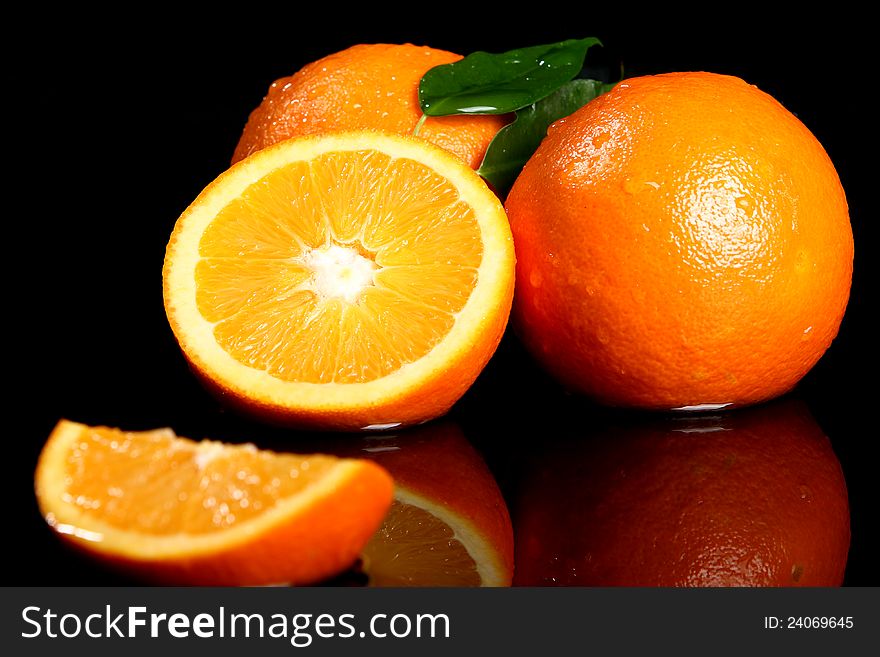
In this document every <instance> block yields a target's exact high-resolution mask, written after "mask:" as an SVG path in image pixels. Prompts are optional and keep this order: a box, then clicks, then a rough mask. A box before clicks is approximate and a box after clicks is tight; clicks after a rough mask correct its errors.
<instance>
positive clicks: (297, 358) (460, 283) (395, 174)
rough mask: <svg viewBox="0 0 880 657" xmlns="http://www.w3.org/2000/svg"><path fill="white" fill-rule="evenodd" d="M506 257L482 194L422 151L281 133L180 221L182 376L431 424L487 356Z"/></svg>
mask: <svg viewBox="0 0 880 657" xmlns="http://www.w3.org/2000/svg"><path fill="white" fill-rule="evenodd" d="M513 269H514V258H513V248H512V240H511V236H510V229H509V226H508V224H507V218H506V215H505V214H504V210H503V208H502V206H501V204H500V202H499V201H498V199H497V198H496V197H495V196H494V195H493V194H492V192H491V191H490V190H489V189H488V187H486V185H485V183H483V181H482V180H481V179H480V178H479V177H478V176H477V175H476V174H475V173H474V172H473V171H472V170H471V169H470V168H468V167H467V166H466V165H465V164H463V163H462V162H461V161H459V160H458V159H457V158H455V157H453V156H451V155H449V154H448V153H447V152H445V151H443V150H442V149H439V148H436V147H434V146H432V145H430V144H428V143H426V142H424V141H422V140H417V139H408V138H404V137H396V136H392V135H387V134H382V133H374V132H361V133H343V134H336V135H327V136H322V137H311V138H301V139H293V140H288V141H286V142H283V143H279V144H277V145H275V146H273V147H271V148H268V149H265V150H263V151H261V152H259V153H258V154H256V155H254V156H252V157H250V158H248V159H247V160H245V161H243V162H241V163H239V164H238V165H236V166H234V167H233V168H232V169H230V170H229V171H228V172H226V173H225V174H223V175H222V176H221V177H220V178H218V179H217V180H216V181H215V182H214V183H212V185H210V186H209V187H208V188H207V189H206V190H205V191H204V192H203V193H202V194H201V195H200V196H199V198H197V199H196V201H195V202H194V203H193V204H192V205H191V206H190V207H189V208H188V209H187V211H186V212H185V213H184V214H183V215H182V216H181V218H180V219H179V220H178V222H177V225H176V227H175V230H174V234H173V235H172V238H171V241H170V243H169V245H168V249H167V253H166V260H165V269H164V281H165V306H166V311H167V314H168V318H169V321H170V323H171V327H172V329H173V330H174V333H175V336H176V337H177V339H178V342H179V343H180V345H181V347H182V349H183V351H184V353H185V355H186V356H187V358H188V359H189V360H190V362H191V364H192V365H193V367H194V369H195V370H196V371H197V372H198V373H199V374H200V375H201V376H202V377H203V378H204V379H205V380H206V381H207V382H208V383H209V384H211V387H212V388H213V389H216V390H218V391H220V392H221V393H222V394H223V395H224V398H225V399H226V400H228V401H230V402H231V403H233V404H234V405H237V406H238V407H240V408H243V409H245V410H249V411H251V412H255V413H257V414H258V415H260V416H261V417H264V418H267V419H270V420H276V421H282V422H286V423H290V424H300V425H311V426H319V427H327V428H342V429H359V428H363V427H367V426H370V425H374V424H396V423H400V424H409V423H415V422H421V421H424V420H427V419H431V418H433V417H436V416H437V415H440V414H442V413H444V412H445V411H446V410H447V409H448V408H449V407H450V406H451V405H452V404H453V403H454V402H455V401H456V399H458V397H459V396H460V395H461V394H462V393H463V392H464V391H465V390H466V389H467V387H468V386H469V385H470V384H471V383H472V382H473V380H474V379H475V378H476V376H477V375H478V374H479V372H480V371H481V370H482V368H483V366H484V365H485V363H486V362H487V361H488V359H489V358H490V357H491V355H492V353H493V352H494V350H495V348H496V347H497V344H498V341H499V340H500V337H501V334H502V333H503V331H504V327H505V325H506V322H507V316H508V314H509V311H510V303H511V299H512V293H513Z"/></svg>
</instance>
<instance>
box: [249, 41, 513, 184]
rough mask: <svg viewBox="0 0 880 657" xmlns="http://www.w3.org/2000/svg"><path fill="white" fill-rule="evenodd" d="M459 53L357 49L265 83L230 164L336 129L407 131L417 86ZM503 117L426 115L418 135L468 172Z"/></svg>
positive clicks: (415, 110) (416, 113) (417, 112)
mask: <svg viewBox="0 0 880 657" xmlns="http://www.w3.org/2000/svg"><path fill="white" fill-rule="evenodd" d="M459 59H461V55H456V54H455V53H451V52H447V51H445V50H438V49H436V48H429V47H427V46H414V45H412V44H403V45H394V44H384V43H380V44H362V45H357V46H352V47H351V48H347V49H346V50H343V51H341V52H337V53H334V54H332V55H328V56H327V57H324V58H322V59H319V60H318V61H316V62H312V63H311V64H307V65H306V66H304V67H303V68H302V69H300V70H299V71H298V72H296V73H295V74H293V75H291V76H289V77H285V78H281V79H279V80H276V81H275V82H273V83H272V85H271V86H270V87H269V91H268V93H267V94H266V97H265V98H264V99H263V102H262V103H260V105H259V107H257V108H256V109H255V110H254V111H253V112H252V113H251V115H250V118H249V119H248V122H247V125H246V126H245V128H244V132H243V133H242V135H241V139H240V140H239V142H238V146H237V147H236V149H235V155H234V157H233V158H232V161H233V162H237V161H238V160H240V159H242V158H244V157H247V156H248V155H250V154H251V153H255V152H256V151H258V150H260V149H262V148H265V147H266V146H270V145H271V144H274V143H275V142H277V141H281V140H282V139H289V138H290V137H299V136H302V135H312V134H321V133H326V132H333V131H344V130H363V129H372V130H385V131H388V132H393V133H396V134H401V135H409V134H412V133H413V130H414V129H415V127H416V124H417V123H418V121H419V119H420V118H421V116H422V111H421V109H420V108H419V100H418V86H419V80H420V79H421V78H422V76H423V75H424V74H425V72H426V71H427V70H428V69H430V68H433V67H435V66H439V65H441V64H449V63H451V62H454V61H457V60H459ZM507 121H508V118H507V117H504V116H443V117H431V118H429V119H428V120H426V121H425V123H424V124H423V125H422V126H421V128H420V129H419V136H420V137H422V138H424V139H427V140H428V141H430V142H433V143H434V144H436V145H437V146H440V147H442V148H445V149H446V150H448V151H450V152H451V153H453V154H454V155H456V156H458V157H459V158H460V159H462V160H464V161H465V162H466V163H467V164H468V165H469V166H471V167H472V168H477V167H479V166H480V163H481V162H482V161H483V154H484V153H485V152H486V147H487V146H488V145H489V142H490V141H492V137H494V136H495V133H496V132H498V130H499V129H500V128H501V127H502V126H503V125H504V124H505V123H507Z"/></svg>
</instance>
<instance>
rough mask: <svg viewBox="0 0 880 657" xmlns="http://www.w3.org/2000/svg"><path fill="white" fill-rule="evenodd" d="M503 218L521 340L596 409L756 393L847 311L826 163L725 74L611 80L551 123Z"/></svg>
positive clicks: (842, 250)
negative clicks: (510, 239) (597, 404)
mask: <svg viewBox="0 0 880 657" xmlns="http://www.w3.org/2000/svg"><path fill="white" fill-rule="evenodd" d="M506 209H507V212H508V216H509V218H510V222H511V228H512V231H513V235H514V242H515V245H516V256H517V268H516V277H517V283H516V295H515V304H514V315H513V316H514V321H515V326H516V327H517V330H518V332H519V334H520V336H521V337H522V339H523V340H524V342H525V343H526V345H527V346H528V348H529V349H530V351H531V352H532V353H533V354H534V356H535V357H536V359H537V360H539V361H540V362H542V363H543V364H544V365H545V367H546V368H547V369H548V370H549V371H550V372H551V373H552V374H554V375H555V376H556V377H557V378H558V379H559V380H560V381H562V382H563V383H564V384H565V385H567V386H568V387H569V388H571V389H573V390H575V391H580V392H582V393H586V394H588V395H591V396H592V397H594V398H596V399H598V400H599V401H601V402H604V403H606V404H610V405H619V406H630V407H642V408H650V409H669V408H679V407H685V406H695V405H700V404H730V405H745V404H750V403H754V402H758V401H761V400H766V399H770V398H772V397H775V396H777V395H780V394H782V393H784V392H786V391H787V390H789V389H790V388H792V387H793V386H794V385H795V384H796V383H797V382H798V381H799V380H800V379H801V377H803V376H804V374H806V372H807V371H808V370H809V369H810V368H811V367H812V366H813V365H814V364H815V363H816V361H817V360H818V359H819V358H820V357H821V356H822V354H823V353H824V352H825V350H826V349H827V348H828V346H829V345H830V343H831V341H832V340H833V338H834V337H835V336H836V334H837V331H838V327H839V325H840V322H841V319H842V318H843V314H844V310H845V308H846V304H847V300H848V297H849V289H850V283H851V279H852V260H853V241H852V229H851V226H850V223H849V215H848V209H847V203H846V198H845V196H844V191H843V188H842V187H841V184H840V181H839V179H838V176H837V173H836V171H835V169H834V166H833V165H832V163H831V161H830V159H829V158H828V155H827V154H826V153H825V151H824V149H823V148H822V146H821V145H820V144H819V142H818V141H817V140H816V138H815V137H814V136H813V135H812V134H811V133H810V132H809V130H808V129H807V128H806V127H805V126H804V125H803V124H802V123H801V122H800V121H799V120H798V119H797V118H796V117H795V116H794V115H792V114H791V113H790V112H788V111H787V110H786V109H785V108H784V107H782V105H780V104H779V103H778V102H777V101H776V100H774V99H773V98H771V97H770V96H768V95H767V94H765V93H763V92H761V91H760V90H758V89H757V88H756V87H754V86H750V85H748V84H746V83H745V82H743V81H742V80H740V79H738V78H734V77H729V76H723V75H717V74H711V73H670V74H666V75H657V76H646V77H640V78H633V79H629V80H625V81H623V82H621V83H620V84H618V85H617V86H616V87H615V88H614V89H613V90H612V91H611V92H609V93H607V94H605V95H603V96H601V97H600V98H598V99H597V100H595V101H593V102H591V103H589V104H587V105H586V106H585V107H583V108H581V109H580V110H578V111H577V112H575V113H574V114H572V115H571V116H570V117H567V118H565V119H562V120H560V121H558V122H556V123H555V124H554V125H553V126H552V127H551V128H550V130H549V134H548V136H547V137H546V138H545V139H544V141H543V143H542V144H541V146H540V148H539V149H538V151H537V152H536V153H535V155H534V156H533V157H532V158H531V159H530V160H529V162H528V163H527V164H526V166H525V168H524V170H523V172H522V174H521V175H520V176H519V178H518V179H517V181H516V183H515V184H514V186H513V189H512V191H511V192H510V195H509V196H508V199H507V203H506Z"/></svg>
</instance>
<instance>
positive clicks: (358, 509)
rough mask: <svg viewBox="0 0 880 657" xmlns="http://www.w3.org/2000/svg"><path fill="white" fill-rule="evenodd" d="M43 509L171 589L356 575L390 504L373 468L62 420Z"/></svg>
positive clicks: (111, 559) (84, 542) (113, 560)
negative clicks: (359, 559)
mask: <svg viewBox="0 0 880 657" xmlns="http://www.w3.org/2000/svg"><path fill="white" fill-rule="evenodd" d="M35 488H36V494H37V500H38V502H39V505H40V510H41V511H42V513H43V515H44V517H45V518H46V520H47V522H48V523H49V524H50V525H51V526H52V528H53V529H54V530H55V531H56V532H58V533H59V534H61V535H62V536H63V537H64V538H66V539H69V540H70V541H72V542H73V543H74V544H75V545H76V546H78V547H80V548H82V549H84V550H86V551H87V552H89V553H91V554H92V555H93V556H96V557H98V558H100V559H101V560H104V561H106V562H108V563H110V564H113V565H116V566H119V567H123V568H125V569H126V570H128V571H129V572H133V573H135V574H138V575H140V576H142V577H145V578H148V579H149V580H150V581H154V582H161V583H169V584H199V585H250V584H280V583H292V584H308V583H313V582H316V581H318V580H321V579H324V578H326V577H330V576H332V575H335V574H336V573H338V572H340V571H342V570H345V569H346V568H348V567H349V566H350V565H351V563H352V562H354V561H355V560H356V559H357V556H358V554H359V552H360V550H361V549H362V548H363V546H364V545H365V544H366V543H367V541H368V540H369V539H370V537H371V536H372V534H373V533H374V532H375V531H376V528H377V527H378V526H379V524H380V523H381V521H382V518H383V517H384V515H385V513H386V511H387V510H388V508H389V505H390V504H391V497H392V488H393V485H392V480H391V477H389V475H388V473H387V472H386V471H385V470H383V469H382V468H381V467H379V466H377V465H376V464H374V463H371V462H369V461H364V460H357V459H339V458H335V457H332V456H322V455H300V454H275V453H272V452H268V451H260V450H257V449H256V448H255V447H254V446H253V445H239V446H233V445H226V444H223V443H218V442H213V441H207V440H204V441H201V442H194V441H192V440H187V439H185V438H178V437H176V436H175V435H174V433H173V432H172V431H171V430H170V429H160V430H156V431H145V432H124V431H120V430H118V429H110V428H107V427H88V426H85V425H82V424H77V423H75V422H69V421H66V420H62V421H61V422H59V423H58V425H57V426H56V427H55V430H54V431H53V432H52V435H51V436H50V437H49V441H48V442H47V443H46V446H45V447H44V448H43V452H42V454H41V455H40V459H39V463H38V465H37V471H36V475H35Z"/></svg>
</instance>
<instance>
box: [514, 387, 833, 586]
mask: <svg viewBox="0 0 880 657" xmlns="http://www.w3.org/2000/svg"><path fill="white" fill-rule="evenodd" d="M514 520H515V527H516V550H517V553H516V554H517V561H516V578H515V583H516V584H519V585H527V586H536V585H537V586H838V585H840V584H841V582H842V580H843V573H844V568H845V566H846V556H847V551H848V549H849V540H850V527H849V505H848V501H847V493H846V484H845V482H844V478H843V473H842V471H841V467H840V463H839V462H838V460H837V457H836V456H835V454H834V452H833V450H832V448H831V443H830V441H829V440H828V438H827V437H826V436H825V435H824V434H823V432H822V430H821V429H820V427H819V426H818V425H817V424H816V422H815V420H814V419H813V418H812V416H811V415H810V414H809V412H808V411H807V409H806V406H805V405H804V404H803V403H801V402H799V401H794V400H783V401H780V402H776V403H773V404H769V405H766V406H762V407H758V408H754V409H749V410H744V411H738V412H731V413H725V414H721V415H711V416H680V417H671V418H662V419H649V420H646V419H644V416H643V417H642V419H641V421H639V420H617V421H614V422H612V423H608V424H607V425H606V426H604V427H602V428H600V429H598V430H597V431H595V432H594V433H592V434H591V435H588V436H584V435H583V434H581V435H579V436H571V437H568V438H565V439H561V440H559V441H556V442H554V443H553V444H551V445H549V446H548V447H547V449H545V450H543V451H542V453H541V454H540V455H539V456H537V457H536V459H535V461H534V462H533V463H532V464H531V465H530V469H529V472H528V473H527V474H526V476H525V478H524V481H523V485H522V486H521V487H520V494H519V496H518V502H517V505H516V512H515V518H514Z"/></svg>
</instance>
